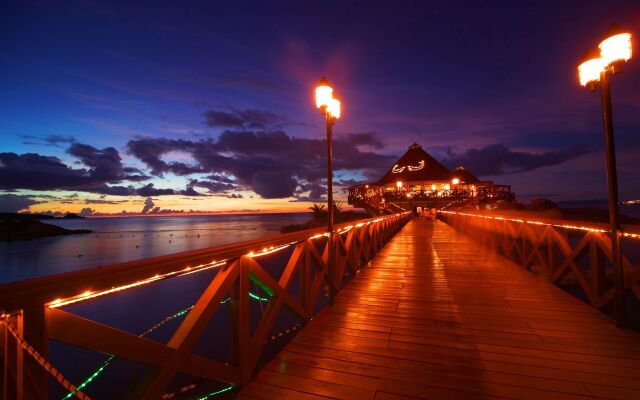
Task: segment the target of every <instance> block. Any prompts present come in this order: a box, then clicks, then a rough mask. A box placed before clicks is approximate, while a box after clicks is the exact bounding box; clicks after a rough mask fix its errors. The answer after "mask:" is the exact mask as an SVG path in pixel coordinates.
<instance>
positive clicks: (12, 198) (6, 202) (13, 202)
mask: <svg viewBox="0 0 640 400" xmlns="http://www.w3.org/2000/svg"><path fill="white" fill-rule="evenodd" d="M38 203H40V202H39V201H37V200H35V199H34V198H33V197H31V196H23V195H17V194H0V212H5V213H14V212H18V211H22V210H25V209H28V208H29V206H32V205H34V204H38Z"/></svg>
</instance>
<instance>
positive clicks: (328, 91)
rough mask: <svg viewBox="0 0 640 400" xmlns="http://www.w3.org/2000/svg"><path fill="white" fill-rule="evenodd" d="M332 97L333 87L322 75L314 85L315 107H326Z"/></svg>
mask: <svg viewBox="0 0 640 400" xmlns="http://www.w3.org/2000/svg"><path fill="white" fill-rule="evenodd" d="M332 98H333V88H332V87H331V86H329V81H328V80H327V78H325V77H324V76H323V77H322V79H320V82H318V86H316V107H318V108H321V109H326V108H327V107H329V103H330V101H331V99H332Z"/></svg>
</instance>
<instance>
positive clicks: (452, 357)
mask: <svg viewBox="0 0 640 400" xmlns="http://www.w3.org/2000/svg"><path fill="white" fill-rule="evenodd" d="M238 398H240V399H255V398H258V399H284V398H291V399H325V398H340V399H356V400H357V399H376V400H394V399H406V398H421V399H493V398H502V399H504V398H507V399H523V400H533V399H586V398H589V399H593V398H615V399H640V335H638V334H636V333H634V332H631V331H628V330H622V329H619V328H617V327H616V326H615V324H614V323H613V322H612V320H610V319H609V318H607V317H606V316H604V315H603V314H601V313H600V312H598V311H596V310H595V309H593V308H591V307H589V306H587V305H585V304H583V303H581V302H580V301H579V300H577V299H575V298H573V297H572V296H570V295H568V294H566V293H564V292H563V291H562V290H561V289H559V288H557V287H555V286H553V285H551V284H549V283H547V282H546V281H544V280H542V279H541V278H538V277H535V276H534V275H532V274H530V273H529V272H527V271H525V270H524V269H522V268H520V267H518V266H517V265H515V264H514V263H512V262H510V261H508V260H507V259H505V258H503V257H501V256H499V255H497V254H495V253H493V252H492V251H490V250H488V249H485V248H484V247H483V246H481V245H480V244H478V243H476V242H475V241H473V240H472V239H470V238H469V237H468V236H465V235H464V234H462V233H459V232H457V231H455V230H454V229H453V228H451V227H450V226H448V225H446V224H445V223H443V222H440V221H437V222H435V223H434V222H430V221H428V222H426V221H419V220H413V221H411V222H409V223H408V224H407V225H406V226H405V227H404V228H403V229H402V231H400V232H399V233H398V234H397V235H396V236H395V237H394V238H393V239H392V240H391V241H390V242H389V243H388V244H387V245H386V246H385V247H384V249H383V250H382V251H381V252H380V253H379V254H378V255H377V256H376V257H375V258H374V259H373V261H372V262H371V265H370V266H369V267H367V268H365V269H364V270H362V272H361V273H360V274H359V275H358V277H357V278H355V279H354V280H352V281H351V282H350V283H349V284H348V285H347V286H346V287H345V288H344V289H343V290H342V291H341V292H340V293H339V294H338V296H337V298H336V304H335V305H334V306H332V307H328V308H327V309H325V310H324V311H323V312H322V313H321V314H320V315H319V316H318V317H317V318H316V319H314V320H313V321H311V322H310V323H309V324H308V325H307V326H306V327H305V328H304V329H303V330H302V331H301V332H300V333H299V334H298V335H297V336H296V337H295V338H294V339H293V340H292V341H291V343H289V344H288V345H287V346H286V347H285V348H284V350H283V351H282V352H280V353H279V354H278V355H277V356H276V357H275V358H274V359H273V360H272V361H271V362H270V363H269V364H268V365H267V366H266V367H265V368H263V369H262V370H261V371H260V372H259V373H258V374H257V375H256V376H255V377H254V378H253V379H252V380H251V381H250V382H249V384H248V385H247V386H246V387H245V388H244V389H243V390H242V392H241V393H240V394H239V395H238Z"/></svg>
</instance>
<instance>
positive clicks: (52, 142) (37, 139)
mask: <svg viewBox="0 0 640 400" xmlns="http://www.w3.org/2000/svg"><path fill="white" fill-rule="evenodd" d="M18 136H19V137H21V138H22V144H28V145H38V146H55V147H62V145H63V144H68V143H75V141H76V139H75V138H74V137H73V136H64V135H48V136H35V135H24V134H19V135H18Z"/></svg>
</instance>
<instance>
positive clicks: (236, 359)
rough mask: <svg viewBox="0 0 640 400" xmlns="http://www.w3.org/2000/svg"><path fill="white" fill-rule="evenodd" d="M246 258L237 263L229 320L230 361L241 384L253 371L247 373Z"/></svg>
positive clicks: (247, 282) (248, 330) (247, 265)
mask: <svg viewBox="0 0 640 400" xmlns="http://www.w3.org/2000/svg"><path fill="white" fill-rule="evenodd" d="M247 258H248V257H247V256H242V257H240V259H239V260H238V261H237V262H238V266H237V267H238V268H239V274H238V279H237V280H236V281H235V282H234V283H233V285H232V286H231V319H232V324H231V325H232V334H233V337H232V339H233V348H232V356H231V360H232V362H233V363H234V364H236V365H237V366H238V368H240V374H241V379H242V382H243V383H244V382H246V381H247V380H248V379H249V377H251V373H252V372H253V371H247V369H248V365H249V361H250V356H251V355H250V353H249V351H250V349H251V341H250V338H251V334H250V329H251V326H250V324H251V321H250V313H251V309H250V304H249V264H248V263H247Z"/></svg>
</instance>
